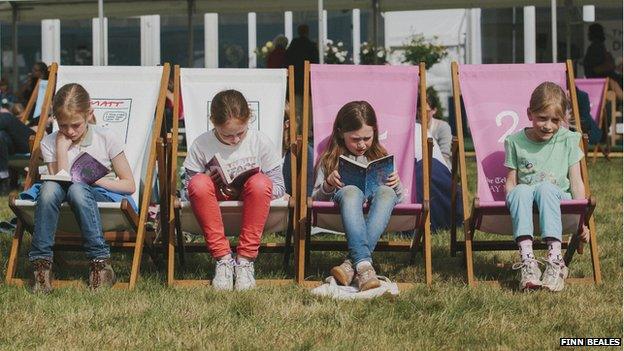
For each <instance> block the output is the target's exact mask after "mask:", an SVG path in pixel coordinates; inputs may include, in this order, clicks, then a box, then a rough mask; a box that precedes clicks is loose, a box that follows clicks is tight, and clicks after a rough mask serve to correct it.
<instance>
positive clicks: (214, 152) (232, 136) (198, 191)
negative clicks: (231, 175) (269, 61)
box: [184, 90, 285, 291]
mask: <svg viewBox="0 0 624 351" xmlns="http://www.w3.org/2000/svg"><path fill="white" fill-rule="evenodd" d="M250 119H251V110H250V109H249V105H248V104H247V100H246V99H245V97H244V96H243V94H241V93H240V92H239V91H236V90H224V91H222V92H219V93H218V94H217V95H215V97H214V98H213V99H212V103H211V105H210V121H211V122H212V124H213V125H214V128H213V129H212V130H210V131H208V132H206V133H203V134H202V135H200V136H199V137H198V138H197V139H196V140H195V141H194V142H193V144H192V145H191V147H190V148H189V150H188V155H187V157H186V160H184V168H185V169H186V179H190V181H188V183H187V184H186V186H185V188H186V191H187V192H188V198H189V200H190V202H191V207H192V209H193V213H194V214H195V217H196V218H197V222H198V223H199V225H200V226H201V228H202V230H203V234H204V237H205V239H206V246H207V247H208V250H209V251H210V254H211V255H212V257H213V258H214V259H215V260H216V266H215V274H214V279H213V280H212V286H213V287H214V288H215V289H217V290H228V291H230V290H233V289H236V290H237V291H242V290H247V289H251V288H253V287H255V285H256V281H255V277H254V260H255V258H256V257H257V256H258V248H259V247H260V240H261V239H262V233H263V231H264V225H265V222H266V220H267V217H268V215H269V206H270V203H271V200H272V199H276V198H280V197H282V196H284V193H285V187H284V177H283V176H282V158H281V155H280V152H279V150H280V149H279V148H278V147H276V146H275V145H273V143H272V142H271V140H270V139H269V137H268V136H266V135H265V134H263V133H262V132H260V131H258V130H254V129H249V122H250ZM215 156H218V157H215ZM213 158H216V159H220V160H222V161H220V166H221V167H222V169H223V170H224V171H225V169H224V168H230V167H229V166H230V165H232V166H235V165H240V164H241V162H240V161H241V160H248V159H250V158H253V159H255V160H256V164H255V165H251V166H255V167H259V169H260V172H256V173H255V174H253V175H251V176H250V177H249V178H247V179H246V180H244V182H243V185H242V186H241V187H235V186H231V185H226V184H224V182H223V180H222V178H221V177H220V176H219V174H218V173H219V172H218V171H216V170H211V169H210V168H209V167H208V164H209V163H210V164H213V163H212V162H211V160H213ZM223 163H225V164H223ZM224 200H239V201H242V202H243V215H242V226H241V229H240V235H239V243H238V246H237V247H236V257H234V255H233V253H232V249H231V248H230V243H229V241H228V240H227V239H226V237H225V234H226V233H225V230H224V226H223V219H222V217H221V209H220V208H219V201H224Z"/></svg>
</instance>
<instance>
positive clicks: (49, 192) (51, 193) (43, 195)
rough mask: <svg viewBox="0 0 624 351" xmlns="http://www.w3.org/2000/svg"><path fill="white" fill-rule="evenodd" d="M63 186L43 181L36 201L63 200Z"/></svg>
mask: <svg viewBox="0 0 624 351" xmlns="http://www.w3.org/2000/svg"><path fill="white" fill-rule="evenodd" d="M63 197H64V196H63V188H62V187H61V185H60V184H59V183H57V182H52V181H48V182H43V184H41V188H40V189H39V196H38V198H37V202H38V203H50V202H59V201H62V200H63Z"/></svg>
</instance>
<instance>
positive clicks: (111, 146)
mask: <svg viewBox="0 0 624 351" xmlns="http://www.w3.org/2000/svg"><path fill="white" fill-rule="evenodd" d="M58 133H59V131H56V132H54V133H52V134H49V135H46V136H45V137H44V138H43V139H42V140H41V156H42V157H43V162H45V163H51V162H56V135H57V134H58ZM86 133H87V135H85V137H84V138H83V139H82V141H81V142H80V144H77V145H72V146H70V147H69V149H68V150H67V158H68V160H67V161H68V163H69V165H70V166H71V164H72V162H74V160H75V159H76V157H77V156H78V155H79V154H80V153H81V152H82V151H85V152H88V153H89V154H90V155H91V156H93V157H94V158H95V159H96V160H98V161H100V163H102V164H103V165H104V166H106V168H108V170H109V171H110V170H111V166H112V164H111V160H112V159H113V158H115V156H117V155H119V154H120V153H122V152H123V151H124V145H123V143H121V141H120V140H119V139H118V137H117V136H116V135H115V134H114V133H113V132H112V131H111V130H109V129H106V128H101V127H98V126H96V125H93V124H89V125H88V129H87V131H86Z"/></svg>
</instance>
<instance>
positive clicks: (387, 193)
mask: <svg viewBox="0 0 624 351" xmlns="http://www.w3.org/2000/svg"><path fill="white" fill-rule="evenodd" d="M375 197H377V198H380V199H383V200H391V199H393V198H396V197H397V196H396V192H395V191H394V189H392V188H391V187H389V186H387V185H380V186H379V187H378V188H377V191H376V192H375Z"/></svg>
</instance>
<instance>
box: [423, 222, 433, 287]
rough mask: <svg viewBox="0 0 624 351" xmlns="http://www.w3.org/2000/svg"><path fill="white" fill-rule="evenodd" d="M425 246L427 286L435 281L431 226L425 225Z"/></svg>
mask: <svg viewBox="0 0 624 351" xmlns="http://www.w3.org/2000/svg"><path fill="white" fill-rule="evenodd" d="M424 234H425V235H424V238H423V240H424V241H425V242H424V246H423V249H424V250H423V256H424V257H425V281H426V282H427V286H431V284H432V283H433V268H432V263H431V258H432V257H431V229H430V227H429V226H427V225H425V228H424Z"/></svg>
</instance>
